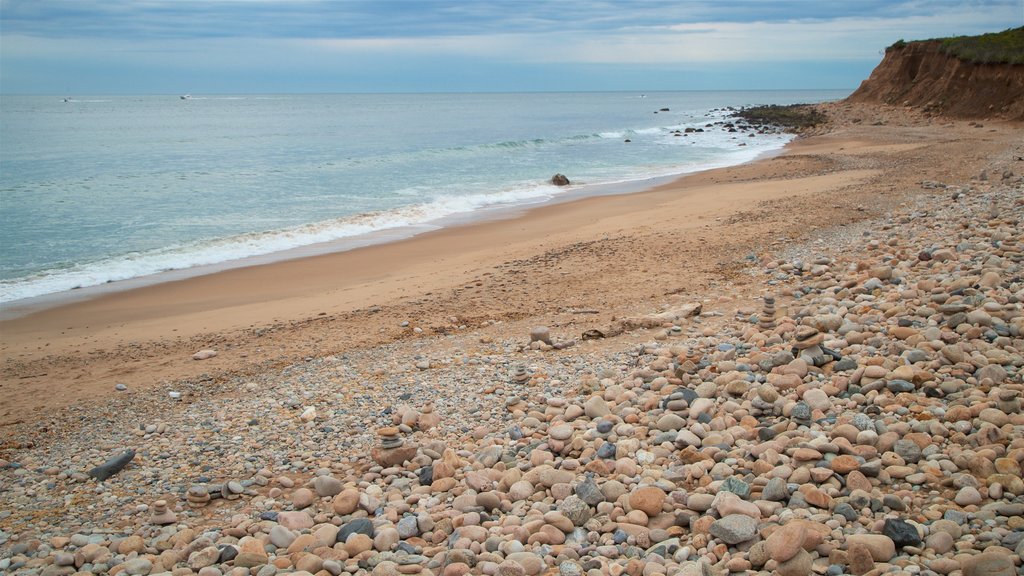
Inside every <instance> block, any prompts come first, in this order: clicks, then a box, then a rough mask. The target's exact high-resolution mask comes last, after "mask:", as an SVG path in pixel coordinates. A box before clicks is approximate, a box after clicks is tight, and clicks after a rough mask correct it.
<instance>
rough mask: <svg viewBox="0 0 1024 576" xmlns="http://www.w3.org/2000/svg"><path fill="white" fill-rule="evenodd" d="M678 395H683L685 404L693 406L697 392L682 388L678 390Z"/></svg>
mask: <svg viewBox="0 0 1024 576" xmlns="http://www.w3.org/2000/svg"><path fill="white" fill-rule="evenodd" d="M679 393H680V394H682V395H683V400H686V404H687V405H690V404H693V401H694V400H696V399H697V391H696V390H691V389H689V388H683V389H681V390H679Z"/></svg>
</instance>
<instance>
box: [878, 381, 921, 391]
mask: <svg viewBox="0 0 1024 576" xmlns="http://www.w3.org/2000/svg"><path fill="white" fill-rule="evenodd" d="M885 386H886V388H888V389H889V391H890V392H893V393H894V394H899V393H900V392H913V391H914V384H913V383H912V382H907V381H906V380H899V379H897V380H889V381H888V382H886V383H885Z"/></svg>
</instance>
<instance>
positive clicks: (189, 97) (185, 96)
mask: <svg viewBox="0 0 1024 576" xmlns="http://www.w3.org/2000/svg"><path fill="white" fill-rule="evenodd" d="M181 99H182V100H191V99H192V95H191V94H183V95H182V96H181Z"/></svg>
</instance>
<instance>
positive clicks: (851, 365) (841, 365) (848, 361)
mask: <svg viewBox="0 0 1024 576" xmlns="http://www.w3.org/2000/svg"><path fill="white" fill-rule="evenodd" d="M856 369H857V361H856V360H854V359H852V358H844V359H843V360H840V361H839V362H837V363H836V365H835V366H833V371H834V372H844V371H847V370H856Z"/></svg>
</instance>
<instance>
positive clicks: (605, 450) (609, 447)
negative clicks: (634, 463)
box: [597, 442, 615, 459]
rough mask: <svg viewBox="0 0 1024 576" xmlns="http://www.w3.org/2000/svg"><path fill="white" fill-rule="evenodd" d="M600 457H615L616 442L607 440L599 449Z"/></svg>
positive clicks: (598, 455) (598, 454)
mask: <svg viewBox="0 0 1024 576" xmlns="http://www.w3.org/2000/svg"><path fill="white" fill-rule="evenodd" d="M597 457H598V458H606V459H607V458H615V444H612V443H611V442H605V443H604V444H601V446H600V447H599V448H598V449H597Z"/></svg>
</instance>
